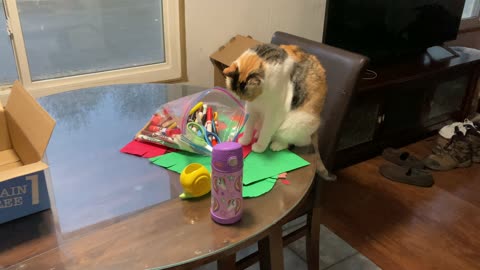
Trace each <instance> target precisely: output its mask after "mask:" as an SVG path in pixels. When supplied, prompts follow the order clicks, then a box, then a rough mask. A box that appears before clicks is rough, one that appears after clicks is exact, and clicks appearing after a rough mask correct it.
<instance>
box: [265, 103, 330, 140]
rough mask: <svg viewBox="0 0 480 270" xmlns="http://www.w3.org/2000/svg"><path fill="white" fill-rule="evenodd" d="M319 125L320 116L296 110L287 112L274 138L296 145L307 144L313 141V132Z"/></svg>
mask: <svg viewBox="0 0 480 270" xmlns="http://www.w3.org/2000/svg"><path fill="white" fill-rule="evenodd" d="M319 126H320V116H317V115H313V114H311V113H308V112H305V111H301V110H294V111H291V112H289V113H288V114H287V117H286V119H285V121H283V123H282V125H281V126H280V128H279V129H278V130H277V132H276V133H275V135H274V140H276V141H279V142H283V143H287V144H294V145H295V146H307V145H309V144H311V143H312V134H313V133H314V132H315V131H317V129H318V127H319Z"/></svg>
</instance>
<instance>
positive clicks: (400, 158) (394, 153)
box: [382, 148, 425, 169]
mask: <svg viewBox="0 0 480 270" xmlns="http://www.w3.org/2000/svg"><path fill="white" fill-rule="evenodd" d="M382 156H383V158H384V159H386V160H388V161H390V162H392V163H394V164H397V165H399V166H402V167H409V168H415V169H423V167H424V166H425V165H424V164H423V162H422V161H421V160H419V159H418V158H416V157H415V156H413V155H411V154H410V153H408V152H406V151H402V150H400V149H393V148H387V149H385V150H383V153H382Z"/></svg>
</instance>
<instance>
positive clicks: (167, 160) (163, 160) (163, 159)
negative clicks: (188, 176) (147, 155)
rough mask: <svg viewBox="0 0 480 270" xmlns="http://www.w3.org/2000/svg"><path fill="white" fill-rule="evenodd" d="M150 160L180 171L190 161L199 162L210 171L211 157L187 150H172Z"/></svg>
mask: <svg viewBox="0 0 480 270" xmlns="http://www.w3.org/2000/svg"><path fill="white" fill-rule="evenodd" d="M150 161H151V162H152V163H153V164H155V165H158V166H161V167H164V168H167V169H169V170H171V171H174V172H177V173H181V172H182V171H183V169H184V168H185V167H187V165H189V164H191V163H200V164H202V165H203V166H205V167H206V168H207V169H208V171H209V172H210V171H211V168H210V163H211V157H208V156H201V155H198V154H193V153H188V152H172V153H168V154H165V155H161V156H158V157H153V158H151V159H150Z"/></svg>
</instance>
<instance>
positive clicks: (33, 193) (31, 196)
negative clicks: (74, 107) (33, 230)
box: [0, 81, 55, 223]
mask: <svg viewBox="0 0 480 270" xmlns="http://www.w3.org/2000/svg"><path fill="white" fill-rule="evenodd" d="M54 127H55V120H53V118H52V117H50V115H49V114H48V113H47V112H46V111H45V110H44V109H43V108H42V107H41V106H40V104H38V103H37V101H36V100H35V99H34V98H33V97H32V96H31V95H30V94H29V93H28V92H27V91H26V90H25V89H24V88H23V86H22V85H21V84H20V83H19V82H18V81H17V82H15V83H14V84H13V87H12V91H11V93H10V96H9V98H8V101H7V105H6V106H5V107H3V106H2V105H1V104H0V223H4V222H7V221H9V220H12V219H15V218H19V217H22V216H25V215H29V214H32V213H35V212H38V211H42V210H45V209H48V208H50V200H49V197H48V191H47V185H46V181H45V171H44V170H45V169H47V168H48V165H47V164H45V163H44V162H43V161H42V158H43V154H44V152H45V149H46V148H47V145H48V142H49V140H50V136H51V134H52V131H53V128H54Z"/></svg>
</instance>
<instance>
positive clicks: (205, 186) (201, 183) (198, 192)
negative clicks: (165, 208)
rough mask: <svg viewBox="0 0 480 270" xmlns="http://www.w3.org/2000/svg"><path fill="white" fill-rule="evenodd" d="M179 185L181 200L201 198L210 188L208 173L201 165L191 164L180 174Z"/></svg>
mask: <svg viewBox="0 0 480 270" xmlns="http://www.w3.org/2000/svg"><path fill="white" fill-rule="evenodd" d="M180 184H181V185H182V187H183V193H182V194H180V196H179V197H180V198H181V199H189V198H195V197H201V196H203V195H205V194H207V193H208V192H210V189H211V187H212V185H211V182H210V173H209V172H208V170H207V168H205V166H203V165H202V164H198V163H192V164H190V165H188V166H187V167H185V168H184V169H183V171H182V173H181V174H180Z"/></svg>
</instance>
